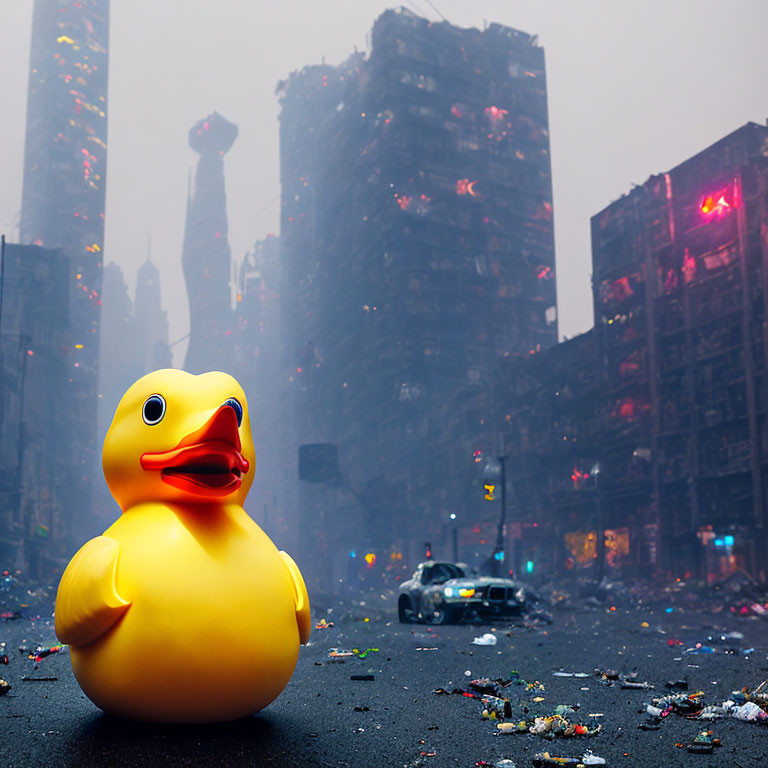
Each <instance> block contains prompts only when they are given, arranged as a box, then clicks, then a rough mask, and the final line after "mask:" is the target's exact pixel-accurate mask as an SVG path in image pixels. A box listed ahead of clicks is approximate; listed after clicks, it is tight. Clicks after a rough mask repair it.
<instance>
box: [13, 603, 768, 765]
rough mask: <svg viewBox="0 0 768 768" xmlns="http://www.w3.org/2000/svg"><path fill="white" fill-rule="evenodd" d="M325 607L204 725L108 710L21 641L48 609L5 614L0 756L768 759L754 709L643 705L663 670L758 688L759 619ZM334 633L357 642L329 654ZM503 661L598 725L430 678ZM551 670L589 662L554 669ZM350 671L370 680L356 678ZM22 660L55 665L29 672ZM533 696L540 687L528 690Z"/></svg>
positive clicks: (698, 681)
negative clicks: (268, 672) (267, 699)
mask: <svg viewBox="0 0 768 768" xmlns="http://www.w3.org/2000/svg"><path fill="white" fill-rule="evenodd" d="M328 607H329V605H320V604H319V603H317V601H316V605H315V618H314V619H313V623H314V622H315V621H317V620H319V619H320V618H325V619H327V621H329V622H334V626H333V627H330V628H328V629H319V630H318V629H316V630H314V631H313V634H312V638H311V643H310V645H309V646H307V647H305V648H303V649H302V651H301V655H300V658H299V663H298V667H297V669H296V672H295V674H294V676H293V679H292V681H291V683H290V684H289V686H288V688H287V689H286V690H285V691H284V692H283V694H282V695H281V696H280V697H279V698H278V699H277V701H275V702H274V703H273V704H272V705H271V706H269V707H268V708H267V709H266V710H264V711H263V712H261V713H259V714H258V715H256V716H254V717H251V718H248V719H246V720H243V721H240V722H235V723H230V724H224V725H211V726H203V727H200V726H195V727H188V726H173V727H171V726H157V725H143V724H137V723H131V722H125V721H121V720H117V719H114V718H110V717H107V716H105V715H103V714H101V713H100V712H99V711H98V710H97V709H96V708H95V707H94V706H93V705H92V704H91V703H90V702H89V701H88V700H87V699H85V698H84V697H83V695H82V694H81V692H80V689H79V688H78V686H77V684H76V682H75V680H74V678H73V676H72V672H71V668H70V662H69V658H68V656H67V654H66V652H63V653H57V654H54V655H51V656H49V657H47V658H45V659H43V660H42V661H41V662H40V663H39V665H38V668H37V669H36V670H35V669H34V668H33V662H32V661H29V660H28V659H27V658H26V656H25V655H23V654H21V653H19V651H18V647H19V646H20V645H25V646H27V647H32V648H34V646H36V645H37V644H40V645H44V646H49V645H53V644H54V643H55V635H54V633H53V628H52V621H46V620H39V621H35V622H32V621H30V620H29V619H18V620H8V621H3V622H2V623H0V640H5V641H6V642H7V652H8V654H9V656H10V663H9V665H8V666H6V667H0V676H1V677H3V678H4V679H6V680H7V681H8V682H10V683H11V685H12V689H11V691H10V692H9V693H8V694H7V695H5V696H3V697H0V717H2V723H3V737H2V740H1V741H0V765H2V766H4V767H5V768H21V767H22V766H23V767H24V768H28V767H29V766H58V767H63V766H93V765H121V766H154V765H169V766H170V765H173V766H193V765H194V766H198V765H199V766H241V765H242V766H281V768H283V767H286V766H307V767H309V766H312V767H314V766H349V767H350V768H353V767H354V768H366V767H367V766H407V767H408V768H417V766H425V767H426V768H429V767H430V766H434V767H435V768H437V767H438V766H462V767H464V768H471V766H475V765H476V763H477V762H478V761H488V763H490V764H493V763H494V762H495V761H498V760H500V759H501V758H509V759H512V760H514V762H515V763H516V765H517V767H518V768H523V766H530V765H532V762H531V759H532V757H533V755H534V754H535V753H537V752H543V751H545V750H548V751H549V752H550V754H552V755H567V756H581V755H582V754H583V753H584V752H585V751H586V750H587V749H591V750H592V751H593V752H594V753H595V755H598V756H600V757H603V758H605V759H606V761H607V764H608V765H609V766H611V765H612V766H648V767H649V768H650V767H653V766H682V765H686V766H687V765H706V766H708V767H711V766H729V767H733V766H736V767H738V766H764V765H765V764H766V755H768V728H766V727H761V726H760V725H757V724H754V723H751V722H739V721H737V720H735V719H733V718H724V719H720V720H715V721H714V722H711V723H706V722H703V721H700V720H686V719H685V718H683V717H680V716H679V715H677V714H674V713H673V714H671V715H670V716H669V717H667V718H665V719H664V721H663V722H662V723H661V727H660V728H659V729H658V730H649V731H644V730H639V729H638V727H637V726H638V724H639V723H641V722H643V721H645V720H646V719H647V716H646V715H645V714H642V715H641V714H639V713H638V709H639V708H640V707H641V706H642V705H643V703H644V702H648V701H650V698H651V697H652V696H654V695H662V694H665V693H667V692H668V689H667V688H666V683H667V681H677V680H681V679H685V678H687V680H688V683H689V689H688V690H689V691H690V692H693V691H697V690H701V691H703V692H704V694H705V700H706V703H708V704H720V703H722V702H723V700H724V699H727V698H728V696H729V694H730V692H731V691H732V690H735V689H741V688H742V687H745V686H746V687H748V688H750V689H751V688H753V687H755V686H756V685H757V684H758V683H760V682H761V681H762V680H763V679H764V678H766V677H768V658H767V654H768V643H767V642H766V639H765V638H766V632H765V620H764V619H763V620H761V619H755V618H753V619H738V618H735V617H732V616H729V615H728V614H727V613H723V614H718V615H706V614H699V613H690V612H688V613H681V612H679V611H678V610H675V612H674V613H666V612H665V611H664V610H663V608H660V609H658V610H657V611H655V612H653V611H646V612H639V611H637V610H624V609H621V608H617V609H616V610H613V611H611V610H610V607H603V608H596V609H594V610H590V611H587V610H578V611H569V610H559V611H556V612H555V614H554V622H553V623H552V624H551V625H542V626H535V627H534V626H527V627H526V626H524V625H522V623H521V624H519V625H517V626H515V625H513V626H511V627H510V625H509V624H507V623H499V624H498V625H484V626H483V625H468V626H445V627H431V626H430V627H428V626H425V625H400V624H398V623H397V619H396V612H395V606H394V600H393V599H392V596H391V595H385V596H384V598H382V596H381V595H377V594H374V595H373V596H371V595H370V594H368V595H367V596H366V598H365V599H364V600H363V599H361V600H357V601H348V602H346V603H344V604H335V605H334V606H333V607H332V609H331V611H330V612H328ZM644 624H645V625H647V626H643V625H644ZM730 631H737V632H740V633H743V635H744V638H743V640H741V641H740V642H739V643H738V645H739V646H740V648H741V651H743V650H746V649H749V648H751V647H752V646H754V647H755V650H754V652H750V653H748V654H744V653H743V652H741V651H737V652H736V653H730V654H729V653H726V652H724V649H725V648H728V644H727V643H726V644H722V643H721V644H717V638H718V636H719V635H721V634H723V633H725V632H730ZM487 632H493V633H495V635H496V637H497V643H496V645H494V646H486V647H481V646H476V645H472V639H473V638H474V637H477V636H479V635H482V634H484V633H487ZM710 636H711V637H713V638H714V640H713V641H712V644H713V646H714V647H715V648H716V651H715V652H714V653H711V654H686V653H684V650H685V649H687V648H690V647H693V646H695V644H696V643H697V642H700V643H703V644H704V645H707V644H708V641H707V638H708V637H710ZM678 640H680V641H682V645H680V644H679V643H677V641H678ZM670 641H672V642H670ZM332 648H337V649H344V650H352V649H357V652H358V653H357V656H355V655H350V656H343V655H342V656H340V657H337V658H331V657H329V651H330V650H331V649H332ZM367 649H371V650H368V652H367V653H365V651H366V650H367ZM374 649H377V650H374ZM226 653H227V649H226V648H214V647H206V646H205V645H201V647H200V655H201V658H203V659H204V661H205V663H206V664H212V665H216V663H217V658H218V657H219V656H221V655H223V654H226ZM168 663H169V664H173V663H174V661H173V659H172V658H169V659H168ZM595 667H601V668H603V669H607V668H612V669H614V670H616V671H617V672H618V673H619V674H629V673H631V672H633V671H636V672H637V673H638V678H637V679H638V680H641V681H648V682H649V683H651V684H652V685H653V686H655V689H654V690H637V689H633V690H624V689H621V688H620V687H619V683H618V682H616V683H613V685H612V686H610V687H609V686H606V685H601V684H600V683H598V679H597V678H596V677H595V676H594V674H593V671H594V669H595ZM512 670H517V671H518V672H519V674H520V676H521V677H522V678H524V679H525V680H527V681H529V682H533V681H540V683H541V684H542V685H543V687H544V689H543V690H541V689H539V688H538V687H536V688H535V689H534V690H533V691H531V692H526V688H525V686H514V685H513V686H510V687H509V688H508V689H507V691H508V693H507V694H506V695H507V696H508V697H509V698H510V699H511V700H512V702H513V703H516V702H517V700H518V699H523V700H525V701H526V702H527V703H528V704H529V706H531V707H533V708H534V710H535V712H536V713H537V714H542V715H544V714H552V713H553V712H554V710H555V707H556V706H557V705H558V704H568V705H575V704H580V705H581V708H580V709H579V712H578V713H577V714H576V715H574V716H573V719H574V720H575V721H577V722H584V723H586V722H588V721H589V720H590V718H589V715H591V714H594V713H602V715H603V716H602V717H600V718H598V721H599V722H600V723H601V724H602V730H601V732H600V733H598V734H597V735H596V736H593V737H585V736H582V737H573V738H560V739H557V740H547V739H543V738H540V737H539V736H536V735H532V734H499V733H497V729H496V727H495V725H496V724H495V723H494V722H489V721H488V720H484V719H482V717H481V706H480V702H479V701H476V700H473V699H471V698H467V697H464V696H460V695H436V694H435V693H433V691H434V690H435V689H438V688H444V689H446V690H447V691H452V690H453V689H455V688H458V687H462V688H466V687H467V686H468V684H469V682H470V680H472V679H476V678H480V677H490V678H499V677H504V678H506V677H509V676H510V673H511V672H512ZM558 670H564V671H565V672H584V673H588V675H589V676H588V677H561V676H555V675H553V672H555V671H558ZM353 675H356V676H359V675H362V676H370V675H372V676H373V680H365V679H363V680H352V679H351V677H352V676H353ZM25 676H29V677H34V678H55V679H54V680H48V681H46V680H34V681H23V680H22V678H23V677H25ZM199 695H200V696H205V695H206V692H205V690H200V692H199ZM534 697H536V698H539V697H540V698H542V699H543V701H539V702H533V698H534ZM706 728H711V729H712V730H713V731H714V735H715V736H716V737H717V738H719V739H720V740H721V742H722V746H720V747H717V748H715V751H714V753H713V754H711V755H696V754H689V753H688V752H687V751H686V750H685V749H683V748H679V747H676V746H675V744H676V743H678V742H679V743H686V744H687V743H688V742H690V741H691V740H692V739H693V738H694V737H695V736H696V734H697V733H698V732H699V731H701V730H703V729H706Z"/></svg>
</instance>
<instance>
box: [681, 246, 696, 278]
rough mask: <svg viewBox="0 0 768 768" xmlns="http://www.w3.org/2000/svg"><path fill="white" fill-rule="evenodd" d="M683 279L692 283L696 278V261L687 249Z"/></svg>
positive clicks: (684, 258)
mask: <svg viewBox="0 0 768 768" xmlns="http://www.w3.org/2000/svg"><path fill="white" fill-rule="evenodd" d="M682 271H683V277H684V278H685V282H686V283H690V282H691V280H693V278H694V277H696V259H695V258H694V257H693V256H691V253H690V251H689V250H688V249H687V248H686V249H685V256H684V257H683V270H682Z"/></svg>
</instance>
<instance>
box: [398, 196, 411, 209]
mask: <svg viewBox="0 0 768 768" xmlns="http://www.w3.org/2000/svg"><path fill="white" fill-rule="evenodd" d="M397 204H398V205H399V206H400V208H401V209H402V210H403V211H405V210H407V209H408V206H409V205H410V204H411V198H410V197H409V196H408V195H400V197H398V198H397Z"/></svg>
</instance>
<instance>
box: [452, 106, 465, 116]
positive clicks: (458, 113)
mask: <svg viewBox="0 0 768 768" xmlns="http://www.w3.org/2000/svg"><path fill="white" fill-rule="evenodd" d="M451 114H452V115H453V116H454V117H458V118H462V117H464V113H463V112H462V111H461V108H460V107H459V105H458V104H454V105H453V106H452V107H451Z"/></svg>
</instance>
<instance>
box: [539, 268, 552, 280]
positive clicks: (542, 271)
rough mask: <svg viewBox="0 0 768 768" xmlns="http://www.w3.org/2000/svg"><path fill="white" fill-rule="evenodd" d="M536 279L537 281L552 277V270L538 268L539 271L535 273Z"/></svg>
mask: <svg viewBox="0 0 768 768" xmlns="http://www.w3.org/2000/svg"><path fill="white" fill-rule="evenodd" d="M536 277H537V278H538V279H539V280H545V279H546V278H548V277H552V268H551V267H539V271H538V272H537V274H536Z"/></svg>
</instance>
